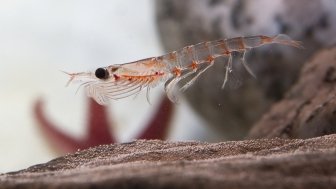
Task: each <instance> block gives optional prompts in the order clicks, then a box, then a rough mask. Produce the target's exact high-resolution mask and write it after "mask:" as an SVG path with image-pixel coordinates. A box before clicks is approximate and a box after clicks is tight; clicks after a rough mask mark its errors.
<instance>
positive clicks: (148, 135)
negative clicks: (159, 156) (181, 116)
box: [34, 97, 173, 152]
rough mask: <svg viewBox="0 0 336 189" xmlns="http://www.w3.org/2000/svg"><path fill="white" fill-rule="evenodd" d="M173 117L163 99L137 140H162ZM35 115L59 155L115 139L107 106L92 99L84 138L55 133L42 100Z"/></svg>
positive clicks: (56, 131) (36, 104)
mask: <svg viewBox="0 0 336 189" xmlns="http://www.w3.org/2000/svg"><path fill="white" fill-rule="evenodd" d="M172 114H173V106H172V104H171V102H170V101H169V100H168V99H167V98H166V97H165V98H164V99H163V100H162V101H161V104H160V105H159V107H158V110H157V111H156V112H155V114H154V115H153V118H152V120H151V121H150V122H149V124H148V125H147V127H145V130H144V131H142V133H141V134H140V135H139V136H138V137H136V138H137V139H161V140H163V139H165V137H166V134H167V130H168V127H169V122H170V120H171V117H172ZM34 115H35V117H36V120H37V121H38V122H39V125H40V126H41V129H42V130H43V132H44V133H45V134H46V135H47V139H48V140H49V142H50V143H51V144H52V145H53V146H54V147H56V149H57V150H58V151H60V152H74V151H76V150H78V149H85V148H89V147H92V146H97V145H100V144H109V143H114V142H116V140H115V137H114V136H113V134H111V133H113V132H112V131H113V130H112V131H110V130H109V128H110V123H109V121H108V120H109V119H108V117H107V110H106V107H104V106H101V105H99V104H97V103H96V102H95V101H94V100H93V99H91V98H90V99H89V111H88V134H87V137H86V138H83V139H80V140H78V139H75V138H73V137H71V136H69V135H68V134H66V133H63V132H62V131H60V130H58V129H57V126H56V125H54V124H53V123H51V122H50V121H49V120H48V119H47V117H46V116H45V113H44V110H43V101H42V100H41V99H39V100H37V101H36V102H35V104H34ZM111 126H113V125H111Z"/></svg>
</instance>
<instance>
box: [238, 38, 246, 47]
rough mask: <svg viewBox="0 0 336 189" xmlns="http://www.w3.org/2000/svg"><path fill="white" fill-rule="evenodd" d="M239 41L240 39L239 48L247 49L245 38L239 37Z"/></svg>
mask: <svg viewBox="0 0 336 189" xmlns="http://www.w3.org/2000/svg"><path fill="white" fill-rule="evenodd" d="M238 41H239V50H245V43H244V39H243V38H242V37H239V38H238Z"/></svg>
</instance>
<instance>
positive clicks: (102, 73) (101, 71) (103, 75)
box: [95, 68, 109, 79]
mask: <svg viewBox="0 0 336 189" xmlns="http://www.w3.org/2000/svg"><path fill="white" fill-rule="evenodd" d="M95 75H96V77H97V78H99V79H107V78H108V76H109V73H108V71H107V69H105V68H98V69H97V70H96V72H95Z"/></svg>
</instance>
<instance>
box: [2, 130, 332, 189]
mask: <svg viewBox="0 0 336 189" xmlns="http://www.w3.org/2000/svg"><path fill="white" fill-rule="evenodd" d="M335 143H336V135H328V136H323V137H318V138H313V139H305V140H301V139H296V140H288V139H287V140H286V139H279V138H276V139H259V140H246V141H234V142H221V143H214V144H210V143H202V142H164V141H159V140H151V141H146V140H138V141H134V142H130V143H125V144H111V145H102V146H98V147H94V148H90V149H87V150H83V151H79V152H76V153H74V154H69V155H66V156H64V157H60V158H57V159H54V160H52V161H50V162H48V163H45V164H39V165H35V166H32V167H30V168H28V169H25V170H21V171H17V172H11V173H6V174H1V175H0V188H6V189H10V188H22V189H24V188H46V189H48V188H63V189H66V188H208V189H211V188H216V189H217V188H236V189H242V188H248V189H254V188H257V189H262V188H267V189H268V188H296V189H300V188H335V187H336V171H335V170H336V164H335V162H336V146H335Z"/></svg>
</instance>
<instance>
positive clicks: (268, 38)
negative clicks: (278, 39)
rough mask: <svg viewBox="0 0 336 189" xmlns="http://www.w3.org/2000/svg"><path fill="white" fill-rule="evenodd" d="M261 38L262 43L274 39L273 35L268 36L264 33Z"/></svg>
mask: <svg viewBox="0 0 336 189" xmlns="http://www.w3.org/2000/svg"><path fill="white" fill-rule="evenodd" d="M260 38H261V41H262V43H270V42H272V40H273V39H272V38H271V37H267V36H264V35H262V36H260Z"/></svg>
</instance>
